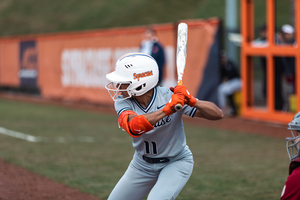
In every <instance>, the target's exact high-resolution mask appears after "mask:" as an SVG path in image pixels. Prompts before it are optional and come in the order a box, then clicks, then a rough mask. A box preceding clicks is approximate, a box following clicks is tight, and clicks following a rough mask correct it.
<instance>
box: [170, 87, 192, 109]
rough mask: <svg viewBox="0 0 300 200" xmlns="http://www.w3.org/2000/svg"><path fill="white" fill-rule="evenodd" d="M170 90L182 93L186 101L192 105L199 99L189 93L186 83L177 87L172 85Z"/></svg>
mask: <svg viewBox="0 0 300 200" xmlns="http://www.w3.org/2000/svg"><path fill="white" fill-rule="evenodd" d="M170 90H171V91H172V92H174V94H178V93H182V94H183V95H184V97H185V103H186V104H188V105H189V106H191V107H194V106H195V104H196V102H197V99H196V98H195V97H193V95H191V94H190V93H189V91H188V90H187V89H186V87H185V86H184V85H177V86H175V88H173V87H170Z"/></svg>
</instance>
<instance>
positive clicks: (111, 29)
mask: <svg viewBox="0 0 300 200" xmlns="http://www.w3.org/2000/svg"><path fill="white" fill-rule="evenodd" d="M296 8H300V5H299V2H298V1H295V0H285V1H283V0H247V1H246V0H245V1H244V0H186V1H171V0H164V1H159V0H151V1H150V0H127V1H121V0H110V1H104V0H89V1H79V0H64V1H56V0H54V1H53V0H51V1H50V0H39V1H38V0H0V159H1V160H0V169H8V167H7V168H6V167H2V168H1V166H4V165H3V162H7V163H12V164H14V165H17V166H21V167H23V168H25V169H27V170H29V171H32V172H34V173H37V174H40V175H42V176H45V177H48V178H49V179H51V180H54V181H56V182H59V183H61V184H64V185H67V186H68V187H72V188H76V189H78V190H79V191H81V192H84V193H87V194H91V195H94V196H96V197H97V198H99V199H106V198H107V197H108V195H109V193H110V191H111V189H112V188H113V186H114V185H115V183H116V182H117V180H118V179H119V177H120V176H121V175H122V174H123V173H124V171H125V170H126V168H127V166H128V163H129V161H130V159H131V157H132V154H133V151H134V150H133V148H132V146H131V138H130V137H129V136H127V135H125V134H124V132H122V131H121V130H120V129H118V127H117V115H116V114H115V113H114V110H113V101H112V100H111V97H110V96H109V94H108V92H107V90H106V89H105V84H107V80H106V78H105V75H106V74H107V73H109V72H111V71H112V70H114V68H115V63H116V61H117V59H118V58H119V57H120V56H122V55H124V54H125V53H129V52H146V53H149V54H151V55H152V56H153V57H154V58H155V59H156V61H157V62H158V64H159V67H160V73H161V79H160V82H159V84H160V85H162V86H165V87H170V86H174V85H176V82H177V81H176V80H177V71H176V45H177V44H176V42H177V26H178V24H179V23H180V22H185V23H187V25H188V26H189V29H188V44H187V61H186V69H185V74H184V78H183V83H184V84H185V85H186V86H187V88H188V89H189V91H190V93H192V94H193V95H194V96H196V97H197V98H199V99H203V100H208V101H211V102H214V103H215V104H217V105H218V106H219V107H220V108H221V109H222V110H223V112H224V115H225V118H224V123H225V124H226V123H227V127H230V128H233V130H234V131H231V130H229V128H226V129H223V128H224V127H225V125H224V124H223V125H224V126H223V125H222V123H221V122H220V123H219V124H218V123H215V124H214V123H213V124H211V126H210V127H209V128H207V127H205V126H204V127H203V126H202V125H203V124H209V123H206V122H202V123H200V122H199V123H198V122H197V123H198V124H197V123H196V125H195V124H193V125H191V124H187V125H186V126H185V127H186V132H187V133H188V134H187V140H188V144H190V148H191V149H192V151H193V153H194V157H195V170H194V173H193V175H192V177H191V179H190V180H189V182H188V184H187V186H186V187H185V188H184V189H183V191H182V193H181V194H180V195H179V197H178V199H228V200H229V199H230V200H231V199H257V200H258V199H278V198H279V197H280V193H281V189H282V187H283V185H284V182H285V180H286V177H287V171H288V157H287V155H286V150H285V141H284V138H285V137H286V136H287V135H290V133H289V131H288V130H286V129H287V123H288V122H290V121H291V120H292V118H293V116H294V114H295V113H297V112H298V111H299V107H300V105H299V104H300V103H299V100H298V98H297V94H299V93H300V87H297V86H299V85H300V81H299V80H298V79H297V76H299V73H300V70H297V69H300V62H299V61H297V59H299V58H300V50H299V48H298V46H297V42H296V41H297V38H299V37H300V35H299V34H298V32H297V27H299V24H300V22H299V21H300V14H297V13H296V12H295V10H296ZM297 19H298V20H297ZM149 43H151V45H152V44H155V45H153V46H155V47H156V48H152V49H147V44H149ZM143 45H146V47H145V46H143ZM62 105H63V107H61V106H62ZM82 106H84V109H82ZM78 108H79V110H78ZM110 108H111V109H110ZM108 110H109V111H108ZM111 110H113V111H112V112H111ZM226 120H231V121H226ZM229 122H230V123H229ZM244 123H247V124H248V125H245V124H244ZM197 125H198V126H197ZM199 126H200V127H201V128H200V129H199ZM238 127H241V128H240V129H237V128H238ZM249 127H250V128H249ZM260 127H264V129H263V130H262V129H261V130H260V131H258V129H259V128H260ZM255 128H256V130H255V131H256V133H258V132H259V133H266V134H267V135H268V136H265V134H244V133H253V132H252V130H253V129H255ZM199 132H201V134H199ZM270 135H271V137H270ZM273 136H274V137H273ZM5 166H6V165H5ZM8 171H9V170H3V171H2V172H3V173H2V174H4V175H7V174H9V172H8ZM0 172H1V170H0ZM0 175H1V174H0ZM12 177H17V175H13V176H12ZM24 180H25V179H24ZM3 183H6V182H5V181H3ZM23 183H24V184H23V185H31V186H33V187H34V186H35V185H37V183H33V184H30V183H27V181H24V182H23ZM11 185H14V184H11ZM11 185H9V184H8V185H7V184H6V185H5V186H6V187H8V186H11ZM6 187H2V188H4V189H3V191H6V193H2V194H5V195H7V196H4V195H3V196H1V190H0V199H1V198H2V199H14V197H13V195H15V194H16V189H14V190H9V191H11V192H7V191H8V190H5V189H6ZM36 191H37V192H38V190H36ZM53 195H54V198H53V199H56V198H55V196H56V197H57V196H60V195H59V194H58V193H55V192H53ZM46 196H47V195H46ZM23 199H26V198H25V197H24V198H23ZM28 199H30V195H29V197H28ZM37 199H41V198H40V197H38V198H37ZM48 199H51V198H50V197H49V198H48ZM85 199H87V198H85Z"/></svg>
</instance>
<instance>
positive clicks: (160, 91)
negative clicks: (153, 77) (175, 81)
mask: <svg viewBox="0 0 300 200" xmlns="http://www.w3.org/2000/svg"><path fill="white" fill-rule="evenodd" d="M156 90H157V94H158V95H159V96H164V95H172V94H173V92H172V91H171V90H170V89H169V88H167V87H161V86H157V87H156Z"/></svg>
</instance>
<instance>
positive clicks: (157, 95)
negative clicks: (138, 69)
mask: <svg viewBox="0 0 300 200" xmlns="http://www.w3.org/2000/svg"><path fill="white" fill-rule="evenodd" d="M172 94H173V93H172V91H171V90H170V89H169V88H164V87H160V86H158V87H156V88H154V92H153V95H152V99H151V101H150V103H149V105H148V106H147V108H143V107H142V106H141V105H140V104H139V102H138V101H137V100H136V99H135V98H134V97H133V98H129V99H125V100H123V101H116V102H115V109H116V111H117V113H118V115H119V116H120V114H121V113H122V112H124V111H126V110H132V111H134V112H135V113H137V114H138V115H143V114H146V113H152V112H155V111H157V110H161V109H162V108H163V107H164V106H165V104H166V103H167V102H168V101H169V100H170V99H171V96H172ZM196 110H197V109H196V108H192V107H190V106H188V105H185V106H184V107H183V109H182V110H181V111H179V112H176V113H174V114H172V115H170V116H165V117H164V118H162V119H161V120H159V121H158V122H157V123H156V124H155V125H154V129H152V130H151V131H149V132H147V133H144V134H143V135H141V136H140V137H137V138H132V139H133V141H132V145H133V147H134V148H135V149H136V151H137V153H138V154H140V155H146V156H148V157H153V158H155V157H157V158H159V157H173V156H176V155H178V154H179V153H180V152H181V151H182V150H183V148H184V147H185V146H186V137H185V133H184V128H183V121H182V115H183V114H185V115H188V116H190V117H194V114H195V112H196Z"/></svg>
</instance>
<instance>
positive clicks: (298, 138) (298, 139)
mask: <svg viewBox="0 0 300 200" xmlns="http://www.w3.org/2000/svg"><path fill="white" fill-rule="evenodd" d="M299 136H300V131H297V132H296V135H295V137H297V138H296V139H295V143H297V142H298V144H297V145H298V148H299V149H300V137H299Z"/></svg>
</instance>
